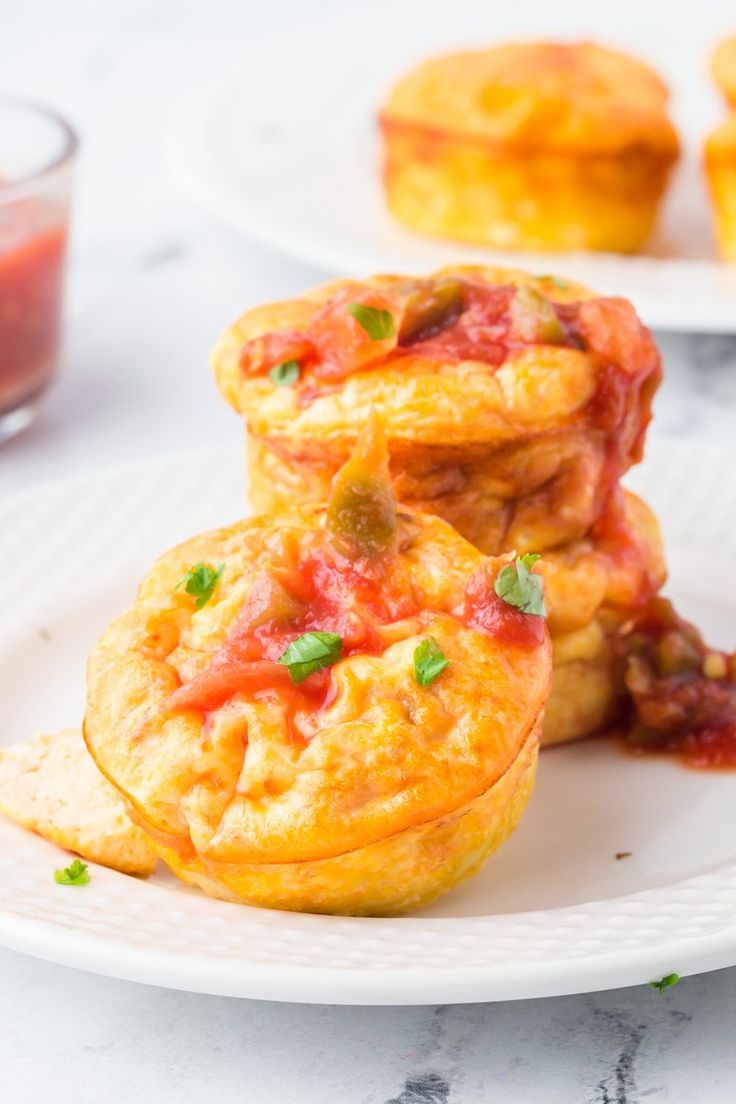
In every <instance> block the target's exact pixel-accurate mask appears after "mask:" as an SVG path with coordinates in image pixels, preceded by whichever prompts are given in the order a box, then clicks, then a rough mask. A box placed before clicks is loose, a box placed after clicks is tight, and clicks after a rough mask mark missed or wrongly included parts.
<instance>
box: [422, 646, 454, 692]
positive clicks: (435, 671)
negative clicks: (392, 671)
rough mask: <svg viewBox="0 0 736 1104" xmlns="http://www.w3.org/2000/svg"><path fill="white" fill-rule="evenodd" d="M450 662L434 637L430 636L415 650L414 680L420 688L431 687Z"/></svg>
mask: <svg viewBox="0 0 736 1104" xmlns="http://www.w3.org/2000/svg"><path fill="white" fill-rule="evenodd" d="M449 666H450V661H449V659H448V658H447V656H446V655H445V653H444V652H443V651H442V649H441V648H440V646H439V644H438V643H437V641H436V640H435V639H434V637H433V636H428V637H427V639H426V640H423V641H422V642H421V644H417V646H416V648H415V649H414V678H415V679H416V680H417V682H418V683H419V685H420V686H429V684H430V682H434V680H435V679H436V678H437V676H438V675H441V674H442V672H443V671H444V669H445V667H449Z"/></svg>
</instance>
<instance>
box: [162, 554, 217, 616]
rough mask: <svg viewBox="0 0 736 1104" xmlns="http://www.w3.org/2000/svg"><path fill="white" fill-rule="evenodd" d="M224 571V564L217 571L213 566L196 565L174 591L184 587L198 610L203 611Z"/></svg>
mask: <svg viewBox="0 0 736 1104" xmlns="http://www.w3.org/2000/svg"><path fill="white" fill-rule="evenodd" d="M224 570H225V565H224V564H220V566H219V567H218V568H217V569H215V568H214V567H212V565H211V564H206V563H198V564H195V565H194V567H190V569H189V571H187V573H186V575H185V576H184V578H183V579H181V580H180V581H179V582H178V583H177V584H176V586H175V587H174V590H179V589H180V588H181V587H184V589H185V591H186V592H187V594H191V596H192V597H193V598H194V604H195V606H196V607H197V609H202V606H206V605H207V603H208V602H209V600H210V598H211V597H212V595H213V594H214V591H215V587H216V586H217V584H218V582H219V581H220V576H221V575H222V573H223V571H224Z"/></svg>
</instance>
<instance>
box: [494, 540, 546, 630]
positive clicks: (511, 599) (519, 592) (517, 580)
mask: <svg viewBox="0 0 736 1104" xmlns="http://www.w3.org/2000/svg"><path fill="white" fill-rule="evenodd" d="M538 559H539V556H538V554H537V553H536V552H527V553H526V555H525V556H517V557H516V560H515V561H514V563H512V564H506V566H505V567H503V568H501V570H500V571H499V573H498V578H497V579H496V582H495V584H494V588H493V589H494V590H495V591H496V594H497V595H498V597H499V598H502V599H503V600H504V602H506V603H507V604H508V605H509V606H515V607H516V609H518V610H521V612H522V613H532V614H534V615H535V616H536V617H546V615H547V609H546V607H545V605H544V586H543V584H542V580H541V578H540V576H539V575H534V574H533V573H532V571H531V568H532V567H533V566H534V564H535V563H536V562H537V560H538Z"/></svg>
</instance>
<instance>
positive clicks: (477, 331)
mask: <svg viewBox="0 0 736 1104" xmlns="http://www.w3.org/2000/svg"><path fill="white" fill-rule="evenodd" d="M381 323H382V324H383V326H384V329H383V330H382V329H381V328H380V324H381ZM376 324H378V328H376ZM366 326H367V329H366ZM369 331H370V332H369ZM212 365H213V369H214V373H215V377H216V380H217V384H218V386H219V388H220V391H221V392H222V394H223V396H224V397H225V398H226V400H227V401H228V402H229V403H230V404H231V405H232V406H233V407H234V408H235V409H236V410H237V411H238V412H239V413H241V414H242V415H243V416H244V418H245V421H246V424H247V428H248V440H247V452H248V461H247V462H248V476H249V489H250V499H251V503H252V505H253V507H254V509H255V510H256V511H257V512H259V513H269V512H274V511H277V510H279V509H283V508H285V507H289V506H290V505H292V504H293V503H295V502H297V503H300V502H324V501H325V500H326V498H327V495H328V494H329V488H330V484H331V480H332V478H333V476H334V474H335V472H336V471H337V470H338V468H339V467H340V465H341V464H343V463H344V462H345V460H346V459H347V457H348V456H349V455H350V452H351V450H352V449H353V447H354V446H355V443H356V441H357V440H359V439H360V438H361V436H362V435H363V434H364V433H365V431H366V427H367V425H368V422H369V419H370V417H371V416H372V412H375V413H376V414H377V415H378V417H379V418H380V419H381V422H382V424H383V426H384V427H385V432H386V435H387V440H388V448H389V453H390V465H391V476H392V479H393V481H394V485H395V488H396V493H397V496H398V498H399V500H400V501H401V502H403V503H405V504H406V505H407V506H408V507H410V508H413V509H419V510H421V511H425V512H430V513H437V514H440V515H441V516H442V517H444V518H445V519H446V520H447V521H449V522H450V524H452V525H453V526H454V527H455V528H456V529H457V530H458V531H459V532H460V533H461V534H462V535H463V536H465V537H467V539H468V540H470V541H472V543H473V544H475V545H476V546H477V547H478V548H480V549H481V551H483V552H486V553H487V554H491V555H497V554H499V553H500V552H503V551H508V550H512V549H513V550H515V551H517V552H519V553H524V552H544V551H546V550H547V549H549V548H553V547H556V546H558V545H561V544H564V543H566V542H570V541H576V540H580V539H581V538H583V537H584V536H585V535H586V534H587V533H588V531H589V530H590V528H591V526H592V525H593V524H594V523H595V521H596V519H597V518H598V517H599V516H600V514H601V512H602V510H603V508H604V505H605V502H606V501H607V499H608V497H609V496H610V494H611V493H612V492H613V490H614V488H615V487H616V485H617V483H618V480H619V478H620V477H621V475H622V474H623V473H624V472H625V471H626V469H627V468H628V467H629V466H630V465H631V464H632V463H635V462H636V461H637V460H639V459H640V458H641V453H642V447H643V440H644V434H645V431H646V427H647V425H648V423H649V420H650V417H651V400H652V396H653V394H654V392H655V390H656V388H657V386H658V384H659V380H660V377H661V362H660V356H659V353H658V350H657V348H656V345H655V344H654V342H653V340H652V338H651V335H650V333H649V331H648V330H647V329H646V328H645V327H644V326H643V325H642V323H641V322H640V321H639V319H638V318H637V316H636V313H635V312H634V309H633V307H632V306H631V304H630V303H629V302H628V301H627V300H625V299H615V298H614V299H611V298H597V297H595V296H594V295H593V294H592V293H591V292H589V291H587V290H585V289H583V288H581V287H580V286H578V285H575V284H571V283H570V282H569V281H565V280H561V279H559V278H558V277H555V276H547V275H542V276H536V277H535V276H530V275H528V274H526V273H523V272H518V271H513V270H508V269H497V268H488V267H480V266H455V267H451V268H446V269H442V270H441V271H440V272H438V273H435V274H434V275H433V276H430V277H428V278H425V279H412V278H409V277H405V276H395V275H388V276H375V277H372V278H370V279H367V280H364V281H361V282H359V283H358V282H354V281H348V280H340V281H337V282H335V283H332V284H329V285H326V286H324V287H321V288H317V289H316V290H314V291H311V292H308V293H307V294H306V295H304V296H302V297H300V298H298V299H292V300H289V301H286V302H280V303H271V304H267V305H265V306H262V307H258V308H256V309H254V310H250V311H247V312H246V313H245V314H243V315H242V316H241V317H240V318H239V319H238V320H237V321H236V322H235V323H234V324H233V325H232V326H230V327H229V329H228V330H227V331H226V332H225V333H224V335H223V336H222V338H221V339H220V341H219V342H218V344H217V345H216V346H215V348H214V350H213V353H212Z"/></svg>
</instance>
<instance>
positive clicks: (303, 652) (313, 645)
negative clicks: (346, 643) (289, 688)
mask: <svg viewBox="0 0 736 1104" xmlns="http://www.w3.org/2000/svg"><path fill="white" fill-rule="evenodd" d="M341 655H342V637H341V636H338V634H337V633H331V632H306V633H303V634H302V636H298V637H297V638H296V640H292V642H291V644H290V645H289V647H288V648H287V649H286V651H285V652H284V654H283V655H282V656H281V658H280V659H279V663H281V664H282V665H283V666H284V667H288V668H289V674H290V676H291V681H292V682H293V683H294V684H295V685H296V686H298V685H299V683H300V682H304V680H305V678H308V677H309V676H310V675H311V674H314V672H315V671H321V670H322V668H323V667H332V665H333V663H337V661H338V659H339V658H340V656H341Z"/></svg>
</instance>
